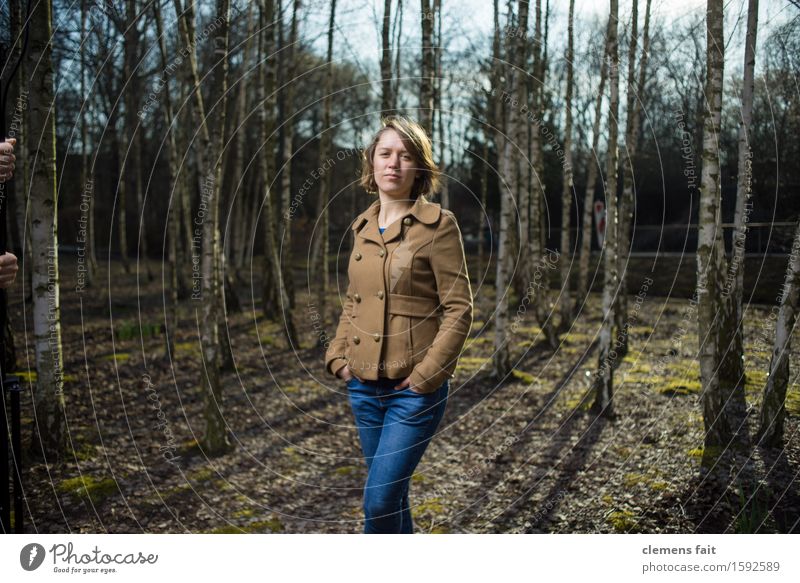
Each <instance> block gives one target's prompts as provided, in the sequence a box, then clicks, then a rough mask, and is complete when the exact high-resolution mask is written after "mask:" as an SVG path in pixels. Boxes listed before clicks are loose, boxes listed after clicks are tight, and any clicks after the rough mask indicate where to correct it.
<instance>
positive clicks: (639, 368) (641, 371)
mask: <svg viewBox="0 0 800 583" xmlns="http://www.w3.org/2000/svg"><path fill="white" fill-rule="evenodd" d="M625 372H627V373H628V374H635V375H649V374H651V373H652V372H653V369H652V367H651V366H650V365H649V364H647V363H646V362H641V361H639V362H637V363H636V364H634V365H633V366H631V367H630V368H629V369H628V370H627V371H625Z"/></svg>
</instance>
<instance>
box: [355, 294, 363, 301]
mask: <svg viewBox="0 0 800 583" xmlns="http://www.w3.org/2000/svg"><path fill="white" fill-rule="evenodd" d="M353 299H354V300H355V301H357V302H360V301H361V296H360V295H358V294H356V295H354V296H353Z"/></svg>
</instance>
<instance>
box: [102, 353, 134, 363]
mask: <svg viewBox="0 0 800 583" xmlns="http://www.w3.org/2000/svg"><path fill="white" fill-rule="evenodd" d="M130 358H131V355H130V353H129V352H116V353H114V354H106V355H105V356H103V357H102V359H103V360H114V361H116V362H128V361H129V360H130Z"/></svg>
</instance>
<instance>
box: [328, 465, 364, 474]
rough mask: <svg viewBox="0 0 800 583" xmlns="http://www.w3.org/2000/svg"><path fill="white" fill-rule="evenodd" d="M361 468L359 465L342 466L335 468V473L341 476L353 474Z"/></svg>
mask: <svg viewBox="0 0 800 583" xmlns="http://www.w3.org/2000/svg"><path fill="white" fill-rule="evenodd" d="M360 469H361V468H359V467H358V466H342V467H340V468H336V469H335V470H333V473H335V474H336V475H339V476H352V475H353V474H357V473H358V472H359V470H360Z"/></svg>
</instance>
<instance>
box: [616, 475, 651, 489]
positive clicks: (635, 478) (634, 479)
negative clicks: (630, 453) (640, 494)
mask: <svg viewBox="0 0 800 583" xmlns="http://www.w3.org/2000/svg"><path fill="white" fill-rule="evenodd" d="M647 482H648V478H647V476H645V475H644V474H636V473H628V474H625V475H624V476H623V478H622V483H623V484H624V485H625V487H626V488H633V487H635V486H638V485H639V484H646V483H647Z"/></svg>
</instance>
